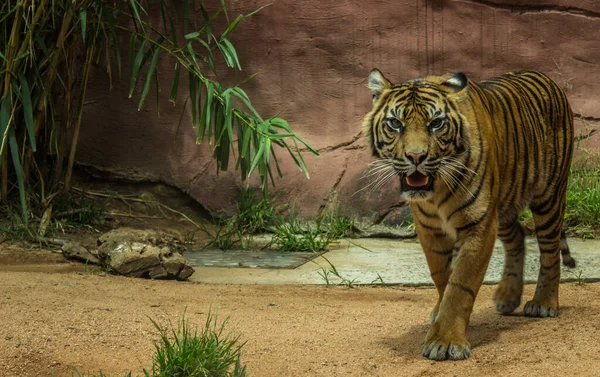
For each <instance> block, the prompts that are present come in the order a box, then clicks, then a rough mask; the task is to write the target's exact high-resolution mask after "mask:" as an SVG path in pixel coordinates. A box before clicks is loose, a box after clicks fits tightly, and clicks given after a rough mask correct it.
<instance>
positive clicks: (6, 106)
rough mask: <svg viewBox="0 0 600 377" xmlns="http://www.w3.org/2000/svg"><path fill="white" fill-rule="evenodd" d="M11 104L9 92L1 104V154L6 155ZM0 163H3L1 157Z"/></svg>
mask: <svg viewBox="0 0 600 377" xmlns="http://www.w3.org/2000/svg"><path fill="white" fill-rule="evenodd" d="M11 106H12V104H11V97H10V95H9V94H7V95H6V97H4V100H3V101H2V104H0V156H3V155H4V147H5V146H6V141H7V140H8V128H9V127H10V124H9V122H10V111H11ZM0 165H2V159H1V158H0Z"/></svg>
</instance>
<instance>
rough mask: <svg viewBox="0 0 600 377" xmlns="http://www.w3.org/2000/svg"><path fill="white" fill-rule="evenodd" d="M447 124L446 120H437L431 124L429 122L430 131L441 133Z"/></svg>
mask: <svg viewBox="0 0 600 377" xmlns="http://www.w3.org/2000/svg"><path fill="white" fill-rule="evenodd" d="M445 124H446V119H444V118H435V119H433V120H432V121H431V122H429V130H430V131H432V132H435V131H439V130H441V129H442V127H444V125H445Z"/></svg>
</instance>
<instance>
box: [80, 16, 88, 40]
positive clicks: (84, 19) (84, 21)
mask: <svg viewBox="0 0 600 377" xmlns="http://www.w3.org/2000/svg"><path fill="white" fill-rule="evenodd" d="M79 21H80V22H81V37H82V38H83V44H85V35H86V30H87V9H86V8H85V7H82V8H81V10H80V11H79Z"/></svg>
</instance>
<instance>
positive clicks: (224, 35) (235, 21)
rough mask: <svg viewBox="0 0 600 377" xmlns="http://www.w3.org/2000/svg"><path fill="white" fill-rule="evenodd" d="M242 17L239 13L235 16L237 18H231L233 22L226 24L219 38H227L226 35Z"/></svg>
mask: <svg viewBox="0 0 600 377" xmlns="http://www.w3.org/2000/svg"><path fill="white" fill-rule="evenodd" d="M243 19H244V16H242V15H241V14H240V15H239V16H237V18H236V19H235V20H233V22H232V23H230V24H229V26H227V29H225V31H224V32H223V34H222V35H221V40H223V39H224V38H227V36H228V35H229V34H230V33H231V32H232V31H233V29H235V27H236V26H237V25H238V24H239V23H240V21H241V20H243Z"/></svg>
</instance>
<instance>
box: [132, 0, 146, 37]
mask: <svg viewBox="0 0 600 377" xmlns="http://www.w3.org/2000/svg"><path fill="white" fill-rule="evenodd" d="M129 3H130V4H131V9H132V10H133V14H134V15H135V18H134V20H133V22H134V24H135V25H136V28H137V24H139V25H140V29H142V33H143V34H145V33H146V31H145V30H144V22H143V21H142V17H140V9H141V10H142V11H144V13H145V12H146V11H145V10H144V8H142V6H141V4H140V3H139V2H138V1H136V0H129Z"/></svg>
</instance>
